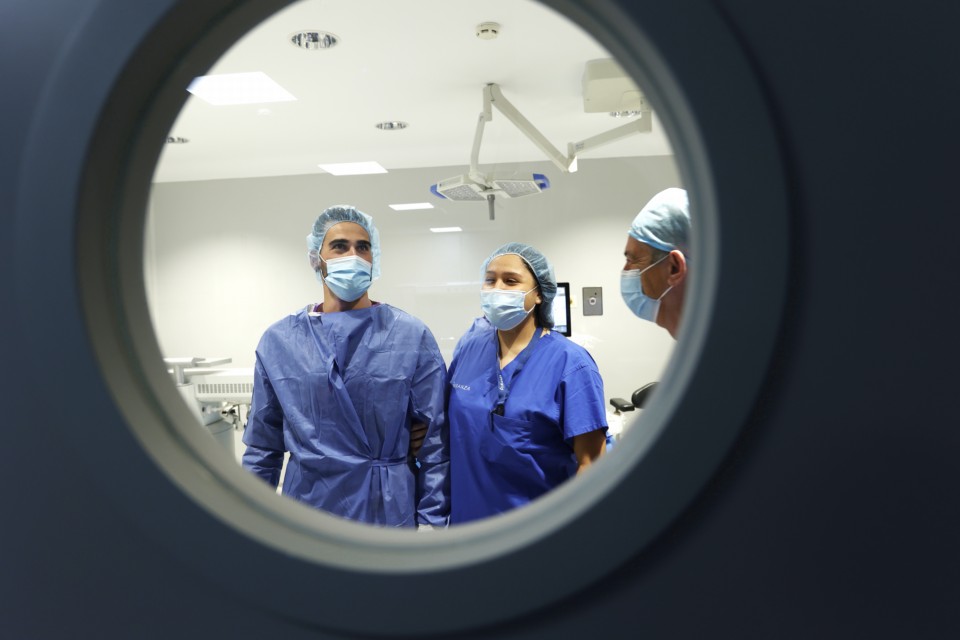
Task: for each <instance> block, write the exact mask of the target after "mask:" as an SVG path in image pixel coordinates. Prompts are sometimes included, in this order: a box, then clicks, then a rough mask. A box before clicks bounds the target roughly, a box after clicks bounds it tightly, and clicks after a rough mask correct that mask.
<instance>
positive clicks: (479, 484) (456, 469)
mask: <svg viewBox="0 0 960 640" xmlns="http://www.w3.org/2000/svg"><path fill="white" fill-rule="evenodd" d="M481 271H482V273H483V286H482V288H481V291H480V298H481V308H482V309H483V315H484V318H481V319H478V320H477V321H476V322H475V323H474V325H473V326H472V327H471V328H470V329H469V330H468V331H467V333H466V334H465V335H464V336H463V337H462V338H461V339H460V341H459V342H458V343H457V347H456V350H455V351H454V355H453V361H452V363H451V365H450V369H449V375H448V379H449V380H450V388H449V396H448V401H447V406H448V414H447V415H448V420H449V424H450V474H451V475H450V481H451V485H450V492H451V493H450V498H451V512H450V522H451V524H455V523H462V522H468V521H470V520H475V519H478V518H484V517H487V516H493V515H496V514H498V513H502V512H504V511H508V510H510V509H513V508H515V507H519V506H521V505H524V504H527V503H528V502H530V501H531V500H534V499H535V498H537V497H539V496H541V495H543V494H544V493H546V492H547V491H549V490H550V489H552V488H554V487H556V486H558V485H559V484H561V483H562V482H564V481H566V480H567V479H568V478H570V477H572V476H574V475H576V474H577V473H579V472H580V471H581V470H583V469H584V468H586V467H587V466H589V465H590V464H591V463H592V462H593V461H594V460H596V459H597V458H599V457H600V456H601V455H602V454H603V451H604V448H605V443H606V430H607V423H606V408H605V405H604V395H603V381H602V380H601V378H600V372H599V371H598V369H597V365H596V363H595V362H594V361H593V358H592V357H591V356H590V354H589V353H587V351H586V350H585V349H584V348H583V347H581V346H579V345H577V344H575V343H573V342H571V341H570V340H568V339H567V338H565V337H564V336H563V335H561V334H559V333H555V332H553V331H551V330H550V329H551V328H552V327H553V313H552V308H551V307H552V302H553V298H554V296H555V295H556V293H557V281H556V277H555V276H554V274H553V268H552V267H551V266H550V263H549V262H548V261H547V259H546V258H545V257H544V256H543V254H541V253H540V252H539V251H537V250H536V249H534V248H533V247H531V246H529V245H526V244H521V243H509V244H506V245H504V246H502V247H500V248H499V249H497V250H496V251H494V252H493V254H492V255H491V256H490V257H489V258H487V260H486V261H485V262H484V265H483V268H482V270H481Z"/></svg>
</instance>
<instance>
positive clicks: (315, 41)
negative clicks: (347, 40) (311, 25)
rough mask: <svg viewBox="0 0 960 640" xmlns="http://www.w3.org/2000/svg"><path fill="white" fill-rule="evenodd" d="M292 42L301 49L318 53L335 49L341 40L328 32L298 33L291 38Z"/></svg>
mask: <svg viewBox="0 0 960 640" xmlns="http://www.w3.org/2000/svg"><path fill="white" fill-rule="evenodd" d="M290 42H291V43H292V44H293V46H295V47H297V48H299V49H307V50H308V51H317V50H318V49H329V48H331V47H335V46H336V45H337V43H338V42H340V38H338V37H337V36H335V35H334V34H332V33H327V32H326V31H298V32H297V33H294V34H292V35H291V36H290Z"/></svg>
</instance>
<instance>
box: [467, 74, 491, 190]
mask: <svg viewBox="0 0 960 640" xmlns="http://www.w3.org/2000/svg"><path fill="white" fill-rule="evenodd" d="M491 118H493V114H492V113H491V111H490V100H489V99H488V98H487V93H486V91H484V93H483V111H482V112H481V113H480V117H479V119H478V120H477V132H476V133H475V134H474V135H473V151H471V152H470V174H469V175H470V177H471V178H472V179H474V180H476V181H477V182H483V181H484V177H483V174H481V173H480V140H481V139H483V125H484V124H485V123H487V122H490V119H491Z"/></svg>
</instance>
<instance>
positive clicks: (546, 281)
mask: <svg viewBox="0 0 960 640" xmlns="http://www.w3.org/2000/svg"><path fill="white" fill-rule="evenodd" d="M507 254H514V255H517V256H520V259H521V260H523V261H524V263H525V264H526V265H527V267H529V268H530V272H531V273H532V274H533V277H534V278H535V279H536V281H537V286H538V287H539V288H540V298H541V299H542V300H543V301H542V302H541V303H540V304H538V305H537V324H539V325H540V326H541V327H546V328H547V329H551V328H553V299H554V298H555V297H556V296H557V277H556V275H554V273H553V265H551V264H550V262H549V261H548V260H547V258H546V256H544V255H543V254H542V253H540V252H539V251H537V250H536V249H534V248H533V247H531V246H530V245H528V244H523V243H522V242H508V243H507V244H505V245H503V246H502V247H500V248H499V249H497V250H496V251H494V252H493V253H491V254H490V257H488V258H487V259H486V260H485V261H484V262H483V267H482V268H481V269H480V279H481V280H483V278H484V276H485V275H486V273H487V266H489V264H490V262H491V261H492V260H493V259H494V258H496V257H498V256H502V255H507Z"/></svg>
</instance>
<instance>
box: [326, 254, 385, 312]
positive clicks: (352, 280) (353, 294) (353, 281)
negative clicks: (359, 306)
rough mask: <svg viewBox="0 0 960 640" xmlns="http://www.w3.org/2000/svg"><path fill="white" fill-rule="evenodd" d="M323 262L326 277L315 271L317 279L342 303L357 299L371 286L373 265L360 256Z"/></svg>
mask: <svg viewBox="0 0 960 640" xmlns="http://www.w3.org/2000/svg"><path fill="white" fill-rule="evenodd" d="M320 259H321V260H323V258H320ZM323 262H324V263H325V264H326V265H327V276H326V277H324V276H323V274H322V273H321V272H320V270H319V269H317V279H318V280H320V282H323V283H326V285H327V287H329V288H330V291H332V292H333V295H335V296H337V297H338V298H340V299H341V300H343V301H344V302H353V301H354V300H357V299H359V298H360V296H362V295H363V294H364V292H366V290H367V289H369V288H370V285H371V284H373V279H372V278H371V277H370V273H371V271H372V270H373V265H371V264H370V263H369V262H367V261H366V260H364V259H363V258H361V257H360V256H344V257H343V258H333V259H332V260H323Z"/></svg>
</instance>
